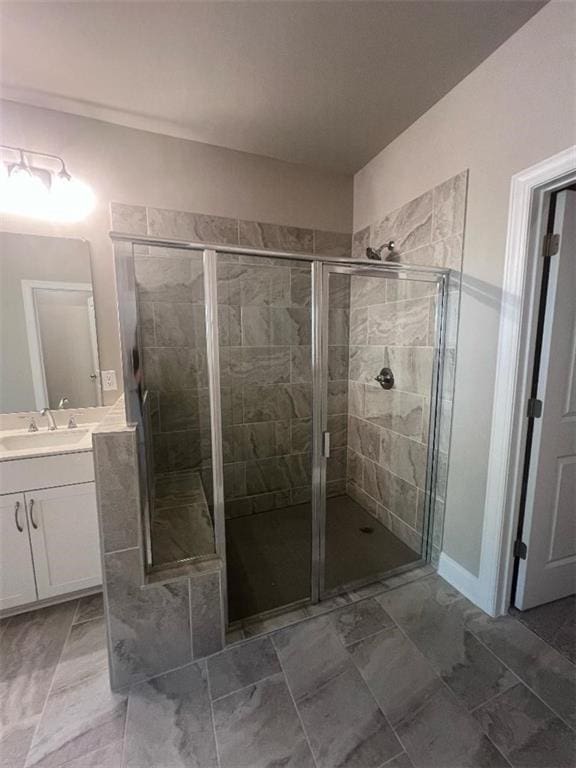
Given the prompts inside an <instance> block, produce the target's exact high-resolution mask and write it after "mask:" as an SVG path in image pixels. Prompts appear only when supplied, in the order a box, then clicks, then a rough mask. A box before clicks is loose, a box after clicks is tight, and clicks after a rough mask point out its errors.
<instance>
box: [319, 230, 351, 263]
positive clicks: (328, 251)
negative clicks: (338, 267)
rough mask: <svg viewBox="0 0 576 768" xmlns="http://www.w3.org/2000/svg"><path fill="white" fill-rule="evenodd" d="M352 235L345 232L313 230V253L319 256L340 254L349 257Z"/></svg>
mask: <svg viewBox="0 0 576 768" xmlns="http://www.w3.org/2000/svg"><path fill="white" fill-rule="evenodd" d="M351 251H352V235H351V234H349V233H347V232H326V231H324V230H319V229H316V230H314V253H316V254H318V255H320V256H341V257H342V258H347V259H349V258H350V255H351Z"/></svg>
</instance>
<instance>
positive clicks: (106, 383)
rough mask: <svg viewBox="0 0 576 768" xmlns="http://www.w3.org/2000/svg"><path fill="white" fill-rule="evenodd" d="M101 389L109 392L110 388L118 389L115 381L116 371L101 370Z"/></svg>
mask: <svg viewBox="0 0 576 768" xmlns="http://www.w3.org/2000/svg"><path fill="white" fill-rule="evenodd" d="M101 375H102V389H103V390H104V392H110V390H113V389H118V384H117V383H116V371H102V374H101Z"/></svg>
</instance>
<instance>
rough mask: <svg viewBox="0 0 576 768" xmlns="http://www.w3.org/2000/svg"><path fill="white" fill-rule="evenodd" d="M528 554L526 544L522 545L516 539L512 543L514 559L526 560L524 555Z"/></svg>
mask: <svg viewBox="0 0 576 768" xmlns="http://www.w3.org/2000/svg"><path fill="white" fill-rule="evenodd" d="M527 554H528V547H527V546H526V544H524V542H523V541H520V539H517V540H516V541H515V542H514V557H519V558H520V560H526V555H527Z"/></svg>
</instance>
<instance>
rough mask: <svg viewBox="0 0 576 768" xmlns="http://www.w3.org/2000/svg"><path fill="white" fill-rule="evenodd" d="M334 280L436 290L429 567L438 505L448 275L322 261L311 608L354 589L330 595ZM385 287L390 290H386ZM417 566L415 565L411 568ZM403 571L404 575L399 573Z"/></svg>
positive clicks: (318, 266)
mask: <svg viewBox="0 0 576 768" xmlns="http://www.w3.org/2000/svg"><path fill="white" fill-rule="evenodd" d="M331 274H346V275H350V276H351V277H352V276H354V275H357V276H358V275H361V276H364V277H377V278H381V279H385V280H412V281H416V280H417V281H418V282H426V283H434V284H436V287H437V288H436V297H435V298H436V313H435V327H436V335H435V341H436V344H435V352H434V361H433V368H432V381H431V387H430V426H429V435H428V453H427V463H426V489H425V507H424V520H423V523H422V539H423V551H422V560H423V561H424V562H429V561H430V558H431V554H432V532H433V524H434V513H433V503H434V501H435V496H434V494H433V493H432V492H431V489H434V488H435V487H436V486H435V483H436V479H437V474H438V467H437V464H438V462H437V456H438V449H439V440H440V410H441V398H440V393H441V391H442V377H443V372H444V354H445V330H446V303H447V296H448V278H449V275H450V271H449V270H444V269H438V270H432V269H430V268H429V267H428V268H426V267H424V268H422V269H419V268H418V267H414V266H412V265H410V266H409V267H408V269H406V270H403V269H402V265H401V264H398V263H395V264H392V265H390V264H387V263H386V262H381V263H376V264H366V263H356V264H354V263H350V262H348V263H347V264H342V263H334V262H333V261H318V262H315V263H314V264H313V265H312V324H313V325H312V339H313V343H312V387H313V396H312V409H313V411H312V425H313V436H312V451H313V452H312V526H313V529H312V568H311V579H312V583H311V590H310V594H311V602H312V603H316V602H319V601H320V600H322V599H324V598H327V597H332V596H334V595H336V594H339V593H341V592H345V591H347V590H348V589H349V588H350V587H351V586H354V587H358V586H361V584H359V583H355V584H354V585H351V584H345V585H341V586H339V587H338V588H335V589H332V590H330V592H329V593H327V592H326V587H325V574H326V466H327V459H326V457H325V456H324V455H323V453H324V438H323V435H324V433H325V432H327V431H328V384H329V378H328V347H329V338H328V334H329V326H328V320H329V280H330V275H331ZM384 287H385V286H384ZM411 566H412V564H411ZM398 570H403V569H402V568H401V569H398ZM382 575H383V574H374V577H373V578H372V577H370V579H369V580H367V581H366V582H365V583H370V582H372V581H375V580H377V579H378V578H379V577H380V576H382Z"/></svg>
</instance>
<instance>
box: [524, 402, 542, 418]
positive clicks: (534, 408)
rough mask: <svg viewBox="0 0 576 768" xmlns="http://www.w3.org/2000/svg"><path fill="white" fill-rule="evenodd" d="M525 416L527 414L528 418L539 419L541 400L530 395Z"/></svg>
mask: <svg viewBox="0 0 576 768" xmlns="http://www.w3.org/2000/svg"><path fill="white" fill-rule="evenodd" d="M526 416H528V418H529V419H539V418H540V416H542V400H538V398H537V397H531V398H530V400H528V408H527V409H526Z"/></svg>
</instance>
